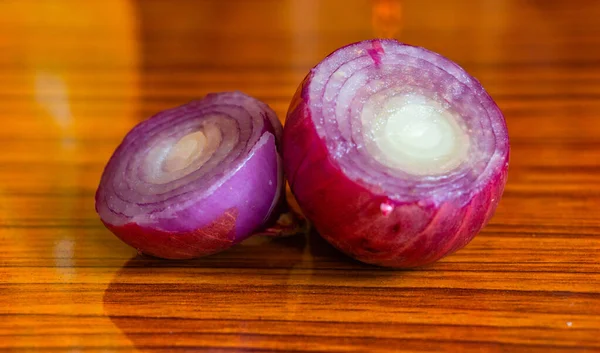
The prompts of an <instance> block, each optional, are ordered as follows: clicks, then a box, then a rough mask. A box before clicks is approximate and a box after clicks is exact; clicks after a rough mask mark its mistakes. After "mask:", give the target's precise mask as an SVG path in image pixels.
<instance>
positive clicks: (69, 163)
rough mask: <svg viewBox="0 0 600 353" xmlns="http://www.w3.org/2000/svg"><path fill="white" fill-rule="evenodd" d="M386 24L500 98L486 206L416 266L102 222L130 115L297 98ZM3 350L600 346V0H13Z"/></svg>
mask: <svg viewBox="0 0 600 353" xmlns="http://www.w3.org/2000/svg"><path fill="white" fill-rule="evenodd" d="M375 36H382V37H395V38H398V39H400V40H402V41H405V42H408V43H411V44H415V45H420V46H425V47H427V48H429V49H432V50H435V51H438V52H440V53H442V54H444V55H446V56H448V57H450V58H451V59H453V60H455V61H457V62H458V63H460V64H461V65H462V66H464V67H465V68H466V69H467V70H468V71H469V72H471V73H472V74H473V75H475V76H476V77H477V78H479V79H480V81H481V82H482V83H483V84H484V86H485V87H486V88H487V89H488V91H489V92H490V94H491V95H492V96H493V97H494V98H495V99H496V100H497V102H498V104H499V105H500V107H501V108H502V110H503V111H504V112H505V114H506V117H507V121H508V127H509V131H510V135H511V138H512V160H511V167H510V175H509V182H508V185H507V189H506V193H505V195H504V198H503V200H502V202H501V204H500V207H499V209H498V211H497V213H496V216H495V217H494V218H493V220H492V222H491V223H490V224H489V226H488V227H487V228H485V230H484V231H483V232H482V233H481V234H480V235H479V236H478V237H476V238H475V240H474V241H473V242H472V243H471V244H470V245H468V246H467V247H466V248H465V249H463V250H461V251H459V252H458V253H456V254H454V255H452V256H449V257H447V258H445V259H443V260H442V261H440V262H438V263H436V264H433V265H431V266H427V267H424V268H421V269H416V270H410V271H389V270H382V269H378V268H375V267H371V266H367V265H363V264H360V263H358V262H355V261H353V260H351V259H349V258H347V257H345V256H343V255H341V254H340V253H338V252H337V251H335V250H334V249H333V248H331V247H330V246H329V245H327V244H326V243H324V241H322V240H320V239H319V238H318V236H316V235H311V236H310V237H308V238H303V237H297V238H289V239H280V240H269V239H266V238H260V237H259V238H255V239H252V240H249V241H247V242H245V243H242V244H240V245H238V246H236V247H234V248H232V249H230V250H229V251H226V252H224V253H221V254H218V255H215V256H210V257H206V258H203V259H200V260H196V261H187V262H172V261H171V262H169V261H160V260H154V259H144V258H139V257H136V254H135V252H134V251H133V250H132V249H130V248H128V247H127V246H125V245H124V244H122V243H121V242H120V241H119V240H117V239H116V238H115V237H114V236H112V234H110V233H109V232H108V231H107V230H106V229H105V228H104V227H103V226H102V225H101V223H100V221H99V219H98V217H97V216H96V214H95V212H94V203H93V194H94V191H95V189H96V186H97V183H98V181H99V177H100V173H101V171H102V168H103V166H104V164H105V162H106V161H107V159H108V157H109V156H110V154H111V153H112V151H113V149H114V148H115V147H116V145H117V144H118V143H119V141H120V139H121V138H122V137H123V135H124V134H125V133H126V132H127V131H128V129H129V128H131V127H132V126H133V125H134V124H135V123H136V122H138V121H140V120H141V119H144V118H146V117H148V116H149V115H151V114H153V113H155V112H157V111H159V110H161V109H165V108H168V107H172V106H175V105H179V104H182V103H184V102H187V101H189V100H191V99H194V98H198V97H201V96H203V95H204V94H206V93H208V92H213V91H223V90H233V89H239V90H243V91H245V92H246V93H248V94H250V95H253V96H255V97H257V98H259V99H262V100H264V101H266V102H267V103H269V104H270V105H271V106H272V107H273V108H274V109H275V110H276V112H277V113H278V114H279V116H280V117H281V118H282V119H283V118H284V116H285V112H286V109H287V105H288V103H289V101H290V98H291V96H292V94H293V92H294V91H295V88H296V86H297V84H298V83H299V82H300V80H301V79H302V78H303V76H304V75H305V74H306V72H307V70H308V69H309V68H310V67H311V66H313V65H314V64H316V63H317V62H318V61H319V60H320V59H322V58H323V57H324V56H325V55H326V54H328V53H329V52H331V51H332V50H334V49H336V48H337V47H339V46H342V45H344V44H347V43H350V42H353V41H357V40H361V39H367V38H371V37H375ZM0 119H1V122H2V124H1V127H0V143H1V148H0V351H2V352H5V351H6V352H33V351H38V352H73V353H75V352H134V351H137V352H162V351H165V352H169V351H173V352H317V351H319V352H321V351H327V352H396V351H398V352H399V351H423V352H424V351H427V352H453V353H454V352H463V351H481V352H554V351H556V352H559V351H561V352H562V351H568V352H584V351H585V352H592V351H600V182H599V179H600V164H599V162H600V2H599V1H595V0H576V1H575V0H574V1H567V0H565V1H548V0H479V1H477V0H448V1H446V0H439V1H434V0H214V1H209V0H198V1H194V0H189V1H160V0H149V1H146V0H143V1H142V0H140V1H133V0H131V1H129V0H103V1H100V0H88V1H76V0H44V1H42V0H39V1H35V0H4V1H0Z"/></svg>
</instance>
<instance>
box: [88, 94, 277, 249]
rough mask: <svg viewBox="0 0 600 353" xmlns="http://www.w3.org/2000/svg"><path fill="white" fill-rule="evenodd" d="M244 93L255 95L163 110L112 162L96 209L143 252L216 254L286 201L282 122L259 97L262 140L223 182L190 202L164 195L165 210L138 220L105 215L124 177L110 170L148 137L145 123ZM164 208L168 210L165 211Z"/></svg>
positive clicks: (161, 206) (110, 226)
mask: <svg viewBox="0 0 600 353" xmlns="http://www.w3.org/2000/svg"><path fill="white" fill-rule="evenodd" d="M239 99H241V100H242V101H243V100H253V99H252V98H250V97H248V96H246V95H243V94H242V93H238V92H227V93H218V94H211V95H209V96H207V97H206V98H204V99H203V100H201V101H195V102H192V103H188V104H186V105H184V106H181V107H177V108H174V109H171V110H168V111H164V112H161V113H159V114H157V115H155V116H154V117H152V118H150V119H148V120H146V121H144V122H142V123H140V124H139V125H138V126H136V127H135V128H134V129H133V130H132V131H131V132H129V133H128V135H127V136H126V137H125V139H124V140H123V142H122V144H121V145H120V146H119V147H118V148H117V150H116V151H115V153H114V154H113V156H112V157H111V159H110V161H109V162H108V164H107V166H106V168H105V171H104V174H103V177H102V180H101V182H100V185H99V187H98V190H97V192H96V210H97V212H98V213H99V215H100V218H101V220H102V222H103V223H104V225H105V226H106V227H107V228H108V229H109V230H111V231H112V232H113V233H114V234H115V235H116V236H117V237H118V238H120V239H121V240H122V241H123V242H125V243H126V244H128V245H130V246H131V247H133V248H135V249H137V250H138V252H140V253H143V254H147V255H152V256H156V257H160V258H165V259H191V258H197V257H201V256H206V255H210V254H214V253H217V252H220V251H223V250H225V249H227V248H229V247H231V246H233V245H234V244H236V243H239V242H240V241H242V240H244V239H246V238H248V237H249V236H251V235H252V234H253V232H255V231H257V230H260V229H261V228H262V227H265V226H268V225H269V222H272V221H273V219H274V218H275V216H276V215H275V213H276V212H277V211H278V209H279V208H280V206H281V203H282V202H285V199H284V198H282V196H283V195H284V192H283V190H284V189H283V188H284V182H283V176H282V168H281V166H280V163H281V157H280V153H279V147H278V146H279V138H280V136H281V129H282V127H281V125H280V123H279V122H278V121H277V120H276V117H275V113H274V112H273V111H272V110H271V109H270V108H268V107H267V106H266V105H265V104H263V103H260V102H258V101H255V102H252V103H251V104H258V107H259V108H260V109H259V110H261V112H260V114H261V115H263V116H264V121H265V124H264V129H263V130H262V131H261V132H259V134H260V139H259V141H262V142H261V143H262V144H260V145H259V144H258V143H257V144H256V145H255V146H254V147H253V148H252V150H251V153H250V154H249V155H248V156H246V157H244V158H243V159H244V160H243V161H242V162H240V163H237V164H236V165H235V167H236V168H238V169H236V170H235V171H229V170H225V171H224V173H230V174H231V175H229V177H228V178H226V180H225V181H224V182H222V183H221V182H217V183H216V185H215V184H213V185H203V184H202V183H199V184H198V188H197V190H192V191H191V192H190V195H191V196H189V198H187V197H186V198H184V199H183V200H182V201H184V202H186V205H185V206H182V205H181V202H170V201H165V203H164V204H159V205H158V206H157V209H159V211H160V212H157V214H156V216H154V215H151V216H148V217H146V218H145V219H144V221H143V222H136V221H135V217H131V219H129V220H126V221H120V222H118V223H115V222H114V221H113V222H111V221H110V220H109V219H108V217H107V216H106V215H107V214H109V212H110V207H109V204H110V199H111V198H114V197H115V195H114V194H113V191H114V188H115V187H114V186H113V185H116V184H119V183H121V182H122V180H120V178H119V177H118V176H117V177H114V176H110V174H111V173H110V172H109V171H111V170H114V169H113V168H114V166H113V164H116V163H119V159H120V158H121V155H122V154H123V153H125V152H126V147H125V145H126V144H127V143H131V142H132V141H140V140H143V139H144V138H145V132H144V129H145V126H148V125H149V124H154V123H155V122H156V121H159V120H161V119H166V118H165V116H167V115H171V114H174V113H178V114H179V113H181V114H183V113H182V111H184V110H187V111H188V112H192V114H193V112H194V111H195V110H196V109H198V108H199V107H203V106H205V105H206V104H205V103H207V102H208V101H215V102H214V105H227V104H229V102H230V101H231V102H236V101H237V100H239ZM209 104H212V103H209ZM255 108H256V107H255ZM217 110H218V109H217ZM267 116H268V117H269V119H267ZM277 124H279V125H278V126H276V125H277ZM274 125H275V126H274ZM211 186H213V187H214V186H216V187H215V188H214V190H213V191H212V192H211V193H210V194H208V195H205V196H203V197H198V198H197V199H195V197H196V196H194V195H195V194H194V193H195V192H196V191H201V190H202V188H209V187H211ZM190 201H191V203H190ZM165 210H167V211H168V212H167V211H165ZM169 210H172V211H169ZM161 212H167V213H166V215H165V216H164V217H163V216H161ZM113 218H114V217H113Z"/></svg>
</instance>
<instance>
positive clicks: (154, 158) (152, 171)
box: [145, 124, 231, 184]
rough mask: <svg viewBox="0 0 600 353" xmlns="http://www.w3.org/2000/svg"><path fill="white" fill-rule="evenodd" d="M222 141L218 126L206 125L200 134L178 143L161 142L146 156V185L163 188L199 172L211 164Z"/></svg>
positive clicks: (180, 139) (177, 141)
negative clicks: (162, 185)
mask: <svg viewBox="0 0 600 353" xmlns="http://www.w3.org/2000/svg"><path fill="white" fill-rule="evenodd" d="M222 140H223V136H222V133H221V130H220V128H219V127H218V126H215V125H213V124H205V125H204V126H203V127H202V128H201V129H200V130H197V131H193V132H191V133H188V134H186V135H184V136H182V137H180V138H179V139H177V138H176V139H170V140H166V141H161V142H160V143H159V144H158V145H156V146H154V147H153V148H152V149H151V150H150V152H149V153H148V155H147V156H146V162H145V163H146V165H147V170H148V176H147V178H148V179H147V181H148V182H150V183H153V184H166V183H169V182H172V181H174V180H177V179H181V178H183V177H185V176H186V175H188V174H190V173H192V172H194V171H196V170H198V169H199V168H200V167H202V166H203V165H204V164H205V163H206V162H207V161H208V160H210V158H211V157H212V155H213V154H214V153H215V151H216V150H217V149H218V148H219V146H220V145H221V144H222ZM225 147H230V146H225ZM230 149H231V147H230ZM225 152H229V151H225Z"/></svg>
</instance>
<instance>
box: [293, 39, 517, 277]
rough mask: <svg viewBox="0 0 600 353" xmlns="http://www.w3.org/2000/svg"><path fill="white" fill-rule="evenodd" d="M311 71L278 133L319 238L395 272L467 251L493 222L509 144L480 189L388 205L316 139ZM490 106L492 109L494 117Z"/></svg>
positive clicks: (295, 189)
mask: <svg viewBox="0 0 600 353" xmlns="http://www.w3.org/2000/svg"><path fill="white" fill-rule="evenodd" d="M386 42H387V44H388V45H403V44H401V43H398V42H396V41H389V40H388V41H386ZM350 46H357V47H361V46H362V47H363V48H364V47H367V51H369V50H370V48H374V50H377V49H378V48H381V45H380V41H379V40H373V41H365V42H362V43H355V44H352V45H350ZM344 48H346V47H344ZM341 49H343V48H341ZM419 49H422V48H419ZM422 50H423V51H426V50H425V49H422ZM376 59H378V56H375V57H374V61H376ZM325 60H327V59H325ZM446 60H447V59H446ZM448 62H450V61H449V60H448ZM378 64H379V63H377V62H375V65H378ZM317 69H318V66H317V67H315V69H313V70H311V72H310V73H309V74H308V75H307V76H306V78H305V79H304V81H303V82H302V83H301V84H300V86H299V88H298V90H297V91H296V94H295V96H294V97H293V99H292V102H291V105H290V108H289V110H288V114H287V119H286V122H285V125H284V133H283V156H284V171H285V175H286V177H287V179H288V181H289V183H290V186H291V189H292V192H293V194H294V196H295V197H296V199H297V201H298V204H299V206H300V208H301V209H302V211H303V212H304V214H305V216H306V217H307V218H308V219H309V220H310V221H312V223H313V225H314V226H315V228H316V230H317V231H318V232H319V233H320V234H321V236H322V237H324V238H325V239H326V240H327V241H328V242H329V243H331V244H332V245H334V246H335V247H336V248H338V249H339V250H341V251H342V252H344V253H346V254H347V255H349V256H351V257H353V258H355V259H357V260H359V261H362V262H365V263H369V264H374V265H379V266H385V267H393V268H411V267H418V266H423V265H426V264H430V263H432V262H435V261H437V260H439V259H441V258H443V257H445V256H447V255H449V254H451V253H453V252H455V251H457V250H459V249H461V248H463V247H464V246H465V245H467V244H468V243H469V242H470V241H471V240H472V239H473V237H474V236H475V235H476V234H477V233H478V232H479V231H480V230H481V229H482V228H483V227H484V226H485V225H486V224H487V222H488V221H489V220H490V218H491V217H492V216H493V214H494V212H495V210H496V207H497V205H498V202H499V200H500V198H501V196H502V193H503V191H504V186H505V184H506V180H507V174H508V159H509V148H508V136H507V135H506V136H505V138H506V148H505V150H503V151H501V153H500V155H501V160H500V161H498V163H497V165H498V168H497V169H496V170H494V171H493V174H492V175H493V176H492V177H490V178H489V179H488V180H486V181H485V183H484V185H482V186H481V187H478V188H475V189H473V190H471V191H469V192H465V193H456V192H454V193H448V194H447V195H445V196H444V197H443V198H442V200H439V199H437V200H433V199H429V198H427V197H425V198H422V199H419V200H412V201H409V202H407V201H404V200H402V199H398V198H396V199H394V198H392V197H388V196H387V195H386V194H385V193H384V192H383V190H381V189H380V188H378V187H377V186H376V185H369V184H367V183H363V182H362V181H361V180H351V179H350V178H349V177H348V176H347V175H346V173H344V171H343V170H342V169H341V168H340V166H339V165H338V163H337V162H336V160H335V159H334V158H332V156H331V154H330V152H329V151H328V149H327V146H326V143H325V141H324V140H323V138H321V137H320V136H319V134H318V132H317V130H316V128H315V123H314V122H313V116H312V113H311V104H312V103H313V102H312V100H311V99H312V98H311V97H310V95H309V88H310V85H311V83H312V80H313V78H314V73H315V70H317ZM473 81H474V82H476V83H477V84H479V83H478V82H477V81H475V80H474V79H473ZM488 98H489V97H488ZM489 100H490V102H491V103H490V107H491V108H490V109H496V110H497V112H498V113H499V110H498V108H497V106H496V105H495V103H493V101H491V98H489ZM499 114H500V113H499ZM323 118H325V119H327V117H323ZM502 120H503V118H502ZM503 123H504V122H503ZM504 128H505V125H504Z"/></svg>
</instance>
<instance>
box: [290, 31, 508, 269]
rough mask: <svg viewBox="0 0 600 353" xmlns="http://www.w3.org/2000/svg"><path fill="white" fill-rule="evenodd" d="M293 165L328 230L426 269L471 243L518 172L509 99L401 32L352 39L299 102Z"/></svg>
mask: <svg viewBox="0 0 600 353" xmlns="http://www.w3.org/2000/svg"><path fill="white" fill-rule="evenodd" d="M283 156H284V169H285V173H286V176H287V178H288V181H289V183H290V186H291V189H292V192H293V193H294V195H295V197H296V199H297V201H298V204H299V205H300V207H301V209H302V210H303V212H304V213H305V215H306V216H307V217H308V219H310V220H311V221H312V222H313V224H314V226H315V228H316V229H317V230H318V231H319V233H320V234H321V235H322V236H323V237H324V238H325V239H326V240H328V241H329V242H330V243H331V244H333V245H334V246H336V247H337V248H339V249H340V250H342V251H343V252H345V253H347V254H348V255H350V256H352V257H354V258H356V259H358V260H360V261H363V262H366V263H371V264H376V265H381V266H389V267H401V268H402V267H414V266H420V265H425V264H428V263H431V262H434V261H436V260H438V259H440V258H442V257H444V256H446V255H448V254H450V253H452V252H454V251H456V250H458V249H460V248H462V247H464V246H465V245H466V244H467V243H468V242H469V241H470V240H471V239H472V238H473V237H474V236H475V235H476V234H477V233H478V232H479V231H480V230H481V229H482V228H483V227H484V226H485V224H486V223H487V222H488V221H489V219H490V218H491V217H492V215H493V213H494V211H495V209H496V206H497V204H498V202H499V200H500V197H501V196H502V192H503V190H504V185H505V183H506V179H507V173H508V159H509V141H508V132H507V129H506V123H505V120H504V117H503V115H502V113H501V112H500V110H499V108H498V106H497V105H496V104H495V103H494V101H493V100H492V98H491V97H490V96H489V95H488V94H487V93H486V91H485V90H484V89H483V87H482V86H481V84H480V83H479V82H478V81H477V80H476V79H474V78H473V77H471V76H470V75H469V74H468V73H466V72H465V71H464V70H463V69H462V68H461V67H459V66H458V65H457V64H455V63H454V62H452V61H450V60H449V59H447V58H444V57H442V56H440V55H439V54H436V53H433V52H431V51H429V50H426V49H423V48H419V47H413V46H409V45H405V44H402V43H399V42H397V41H395V40H379V39H375V40H368V41H364V42H359V43H354V44H350V45H348V46H345V47H343V48H341V49H339V50H337V51H335V52H333V53H332V54H331V55H329V56H328V57H327V58H325V59H324V60H323V61H322V62H321V63H319V64H318V65H317V66H316V67H314V68H313V69H312V70H311V71H310V73H309V74H308V75H307V76H306V78H305V79H304V81H303V82H302V84H301V85H300V87H299V88H298V90H297V92H296V95H295V96H294V98H293V100H292V103H291V105H290V109H289V111H288V115H287V120H286V124H285V129H284V133H283Z"/></svg>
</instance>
